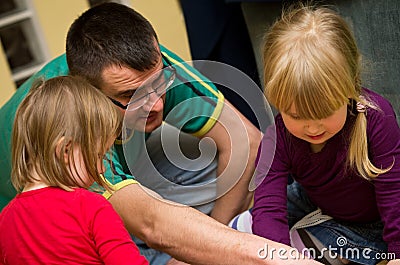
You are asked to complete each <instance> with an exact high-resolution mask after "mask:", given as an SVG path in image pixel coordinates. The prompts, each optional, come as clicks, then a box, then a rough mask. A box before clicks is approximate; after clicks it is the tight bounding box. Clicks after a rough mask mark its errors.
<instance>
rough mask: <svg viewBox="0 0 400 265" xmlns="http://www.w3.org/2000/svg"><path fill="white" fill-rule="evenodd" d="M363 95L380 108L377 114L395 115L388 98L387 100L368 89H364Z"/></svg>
mask: <svg viewBox="0 0 400 265" xmlns="http://www.w3.org/2000/svg"><path fill="white" fill-rule="evenodd" d="M362 94H363V95H365V96H366V97H367V98H368V99H369V100H370V101H372V103H373V104H375V105H376V106H377V107H378V111H377V113H381V114H386V115H395V114H394V109H393V106H392V104H391V103H390V101H389V100H388V99H387V98H385V97H384V96H382V95H381V94H379V93H377V92H375V91H373V90H371V89H368V88H363V92H362ZM372 112H374V111H372Z"/></svg>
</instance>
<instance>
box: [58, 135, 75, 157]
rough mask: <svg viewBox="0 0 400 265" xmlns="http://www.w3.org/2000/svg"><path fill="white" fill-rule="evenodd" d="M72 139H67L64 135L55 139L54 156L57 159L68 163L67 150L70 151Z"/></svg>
mask: <svg viewBox="0 0 400 265" xmlns="http://www.w3.org/2000/svg"><path fill="white" fill-rule="evenodd" d="M71 145H72V141H71V140H68V139H67V138H66V137H65V136H63V137H61V138H60V140H58V141H57V145H56V156H57V158H58V159H60V160H61V159H64V163H65V164H68V163H69V152H70V151H71Z"/></svg>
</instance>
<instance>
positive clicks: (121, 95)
mask: <svg viewBox="0 0 400 265" xmlns="http://www.w3.org/2000/svg"><path fill="white" fill-rule="evenodd" d="M162 68H163V63H162V60H161V56H160V58H159V60H158V62H157V64H156V65H155V66H154V67H153V68H152V69H150V70H146V71H144V72H140V71H138V70H135V69H131V68H127V67H124V66H119V65H112V66H110V67H107V68H105V69H104V70H103V73H102V79H103V82H102V86H101V87H100V90H101V91H102V92H103V93H104V94H105V95H107V96H108V97H109V98H111V99H113V100H114V101H118V102H119V103H120V104H122V105H124V106H126V105H127V104H128V103H130V102H131V99H132V96H133V94H134V93H135V92H136V91H137V90H138V88H139V87H140V89H141V91H140V94H144V95H147V96H145V97H144V98H146V99H147V100H144V101H143V102H144V104H143V106H140V107H139V108H137V109H135V110H130V108H128V109H127V110H125V109H123V108H122V107H119V109H120V110H121V112H122V113H123V114H124V115H125V121H128V122H129V127H131V128H132V129H135V130H140V131H144V132H152V131H153V130H155V129H156V128H157V127H159V126H160V125H161V123H162V120H163V109H164V100H165V94H163V95H161V96H159V95H157V93H153V92H154V91H153V90H152V89H151V86H150V88H149V89H147V88H142V87H144V86H145V85H147V84H148V83H149V79H151V80H154V79H157V78H158V76H160V74H161V73H160V70H161V69H162ZM146 87H147V86H146ZM147 90H149V91H147Z"/></svg>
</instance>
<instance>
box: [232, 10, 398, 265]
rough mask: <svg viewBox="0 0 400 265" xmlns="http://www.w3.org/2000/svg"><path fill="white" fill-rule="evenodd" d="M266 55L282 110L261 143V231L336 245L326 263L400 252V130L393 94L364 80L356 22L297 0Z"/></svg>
mask: <svg viewBox="0 0 400 265" xmlns="http://www.w3.org/2000/svg"><path fill="white" fill-rule="evenodd" d="M263 54H264V80H265V95H266V98H267V100H268V102H269V103H270V104H271V105H272V106H273V107H275V108H276V110H277V111H278V112H279V114H278V115H277V116H276V118H275V124H274V126H273V127H269V128H267V130H266V132H265V135H264V138H263V140H262V142H261V144H260V147H259V152H258V160H257V167H256V175H255V178H254V179H255V186H256V190H255V196H254V207H253V208H252V209H251V211H250V212H251V223H252V226H251V232H252V233H254V234H257V235H259V236H262V237H265V238H268V239H272V240H275V241H278V242H281V243H285V244H290V243H292V244H293V243H294V241H295V240H294V232H297V235H300V238H301V239H302V240H303V243H304V244H305V246H306V247H307V246H308V247H309V248H310V247H311V248H314V250H316V249H319V250H321V247H323V248H325V249H330V250H332V252H329V253H333V254H331V255H327V254H326V253H328V252H327V251H325V255H322V254H324V253H323V252H321V251H320V252H318V251H317V252H316V254H315V253H314V254H315V255H314V258H316V259H317V260H318V261H320V262H322V263H324V264H342V263H348V262H355V263H356V264H376V263H378V262H379V260H380V259H385V258H386V259H399V258H400V214H399V209H400V129H399V126H398V124H397V120H396V116H395V113H394V111H393V108H392V106H391V104H390V103H389V101H388V100H386V99H384V98H383V97H382V96H380V95H378V94H377V93H375V92H373V90H370V89H367V88H364V87H362V86H361V80H360V71H361V70H360V68H361V67H360V65H361V55H360V52H359V50H358V48H357V45H356V42H355V39H354V36H353V34H352V31H351V29H350V27H349V25H348V24H347V22H346V21H345V19H344V18H343V17H341V16H340V15H339V14H338V13H337V12H336V11H334V10H333V9H332V8H330V7H325V6H313V5H308V4H307V5H305V4H299V5H296V6H292V7H291V8H289V9H286V10H285V11H284V12H283V15H282V17H281V18H280V19H279V20H278V21H277V22H276V23H275V24H274V25H272V27H271V28H270V30H269V32H268V33H267V34H266V36H265V45H264V48H263ZM273 150H275V152H274V153H273ZM292 181H293V182H292ZM288 184H289V185H288ZM239 219H240V217H238V218H236V220H235V221H234V222H232V224H233V223H236V224H237V223H240V221H239V222H237V220H239ZM290 229H291V230H290ZM289 230H290V233H289ZM290 235H291V236H290ZM343 242H345V243H343ZM321 253H322V254H321ZM355 253H360V254H359V255H355ZM361 253H364V255H363V254H361ZM365 253H368V255H366V254H365ZM397 262H398V261H397Z"/></svg>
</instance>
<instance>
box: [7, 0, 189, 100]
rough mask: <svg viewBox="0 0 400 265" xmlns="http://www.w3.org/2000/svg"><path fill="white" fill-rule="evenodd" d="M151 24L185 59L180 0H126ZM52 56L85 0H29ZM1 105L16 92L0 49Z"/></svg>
mask: <svg viewBox="0 0 400 265" xmlns="http://www.w3.org/2000/svg"><path fill="white" fill-rule="evenodd" d="M126 2H127V3H128V4H130V5H131V6H132V7H133V8H134V9H135V10H137V11H138V12H140V13H141V14H142V15H143V16H144V17H146V18H147V19H148V20H149V21H150V22H151V24H152V25H153V26H154V28H155V30H156V32H157V35H158V38H159V40H160V42H161V43H162V44H163V45H164V46H166V47H167V48H169V49H171V50H172V51H174V52H175V53H177V54H178V55H179V56H181V57H182V58H183V59H184V60H187V61H189V60H190V58H191V56H190V50H189V44H188V40H187V35H186V27H185V22H184V18H183V14H182V12H181V10H180V6H179V0H127V1H126ZM32 5H33V6H34V8H35V10H36V14H37V18H38V20H39V26H40V28H41V30H42V33H43V35H44V42H45V43H46V45H47V46H48V48H49V54H50V57H51V58H54V57H56V56H58V55H59V54H61V53H63V52H64V51H65V37H66V34H67V31H68V28H69V26H70V25H71V23H72V22H73V21H74V20H75V19H76V18H77V17H78V16H79V15H80V14H81V13H82V12H84V11H85V10H86V9H87V8H88V7H89V5H88V1H86V0H32ZM0 80H1V84H0V106H2V105H3V104H4V102H6V101H7V100H8V98H9V97H10V96H11V94H12V93H13V91H15V85H14V83H13V81H12V77H11V73H10V69H9V68H8V64H7V60H6V56H5V54H4V52H3V50H2V49H0Z"/></svg>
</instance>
